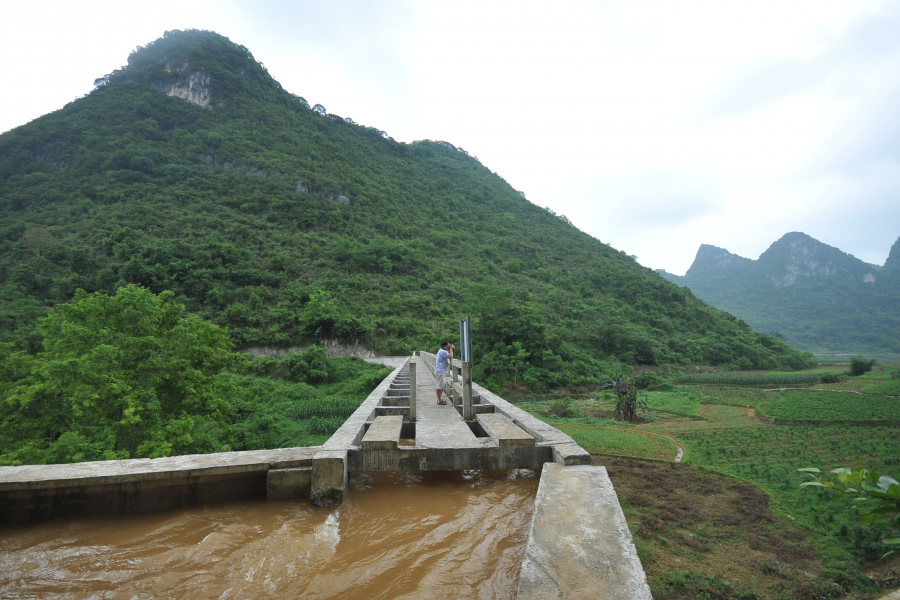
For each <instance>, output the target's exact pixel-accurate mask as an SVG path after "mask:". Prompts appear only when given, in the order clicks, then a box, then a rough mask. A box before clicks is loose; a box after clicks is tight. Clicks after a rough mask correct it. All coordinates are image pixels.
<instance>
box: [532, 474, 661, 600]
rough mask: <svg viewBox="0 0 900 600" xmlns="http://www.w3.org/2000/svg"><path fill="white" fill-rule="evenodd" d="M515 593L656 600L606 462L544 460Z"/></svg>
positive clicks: (540, 598) (535, 598)
mask: <svg viewBox="0 0 900 600" xmlns="http://www.w3.org/2000/svg"><path fill="white" fill-rule="evenodd" d="M516 598H517V599H518V600H551V599H552V600H557V599H562V598H567V599H575V598H585V599H587V598H590V599H593V600H652V596H651V595H650V587H649V586H648V585H647V577H646V575H644V570H643V568H642V567H641V562H640V560H639V559H638V556H637V551H636V550H635V548H634V543H633V541H632V539H631V532H630V531H629V530H628V524H627V523H626V522H625V515H624V514H622V508H621V507H620V506H619V500H618V498H617V496H616V492H615V490H614V489H613V486H612V482H610V480H609V476H608V475H607V473H606V469H605V468H604V467H592V466H585V465H580V466H573V467H563V466H561V465H558V464H556V463H547V464H546V465H544V469H543V471H542V473H541V482H540V485H539V487H538V493H537V498H536V500H535V505H534V515H533V517H532V521H531V532H530V533H529V535H528V544H527V545H526V547H525V557H524V558H523V559H522V570H521V574H520V577H519V592H518V596H516Z"/></svg>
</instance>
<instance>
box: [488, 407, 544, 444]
mask: <svg viewBox="0 0 900 600" xmlns="http://www.w3.org/2000/svg"><path fill="white" fill-rule="evenodd" d="M475 420H476V421H478V424H479V425H481V428H482V429H484V431H485V433H487V434H488V436H490V438H491V439H492V440H493V441H494V443H495V444H497V445H498V446H534V438H533V437H531V435H529V434H528V433H526V432H525V431H523V430H522V429H520V428H519V426H518V425H516V424H515V423H513V422H512V421H510V420H509V418H508V417H506V416H505V415H502V414H500V413H482V414H480V415H475Z"/></svg>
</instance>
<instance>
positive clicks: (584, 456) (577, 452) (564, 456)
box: [553, 443, 591, 467]
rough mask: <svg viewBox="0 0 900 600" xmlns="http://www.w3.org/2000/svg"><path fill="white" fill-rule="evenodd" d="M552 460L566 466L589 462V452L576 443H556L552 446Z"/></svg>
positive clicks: (587, 463)
mask: <svg viewBox="0 0 900 600" xmlns="http://www.w3.org/2000/svg"><path fill="white" fill-rule="evenodd" d="M553 462H555V463H556V464H558V465H563V466H564V467H568V466H571V465H589V464H591V455H590V453H589V452H588V451H587V450H585V449H584V448H582V447H581V446H579V445H578V444H575V443H571V444H557V445H555V446H553Z"/></svg>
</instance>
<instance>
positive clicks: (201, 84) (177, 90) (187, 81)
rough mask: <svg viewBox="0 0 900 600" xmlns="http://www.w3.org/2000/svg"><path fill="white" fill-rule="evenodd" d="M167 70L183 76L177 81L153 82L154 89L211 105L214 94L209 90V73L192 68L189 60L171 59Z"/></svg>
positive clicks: (206, 105) (200, 104)
mask: <svg viewBox="0 0 900 600" xmlns="http://www.w3.org/2000/svg"><path fill="white" fill-rule="evenodd" d="M166 72H168V73H177V74H179V75H181V77H179V78H178V79H176V80H175V81H168V82H162V81H159V82H155V83H153V84H152V85H153V89H155V90H156V91H158V92H162V93H164V94H166V95H169V96H174V97H176V98H182V99H184V100H187V101H188V102H193V103H194V104H197V105H199V106H203V107H209V106H210V102H211V100H212V95H211V94H210V91H209V75H207V74H206V73H204V72H203V71H201V70H191V69H190V65H189V64H188V63H187V61H177V62H176V61H169V62H168V63H167V64H166Z"/></svg>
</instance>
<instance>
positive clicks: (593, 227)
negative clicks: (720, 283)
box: [0, 0, 900, 274]
mask: <svg viewBox="0 0 900 600" xmlns="http://www.w3.org/2000/svg"><path fill="white" fill-rule="evenodd" d="M3 9H4V10H3V18H2V20H0V51H2V56H3V57H4V58H5V60H4V77H3V80H4V85H3V88H4V91H3V94H2V96H0V132H2V131H7V130H9V129H12V128H14V127H18V126H19V125H22V124H24V123H27V122H28V121H30V120H32V119H35V118H37V117H39V116H41V115H43V114H46V113H48V112H51V111H53V110H56V109H58V108H60V107H62V106H63V105H64V104H66V103H67V102H70V101H72V100H73V99H75V98H76V97H78V96H81V95H83V94H85V93H87V92H89V91H90V90H91V89H92V87H93V81H94V79H95V78H97V77H100V76H102V75H104V74H106V73H108V72H110V71H112V70H113V69H115V68H118V67H119V66H121V65H123V64H125V61H126V59H127V56H128V53H129V52H130V51H131V50H133V49H134V48H135V46H138V45H144V44H146V43H147V42H150V41H152V40H154V39H156V38H159V37H160V36H162V34H163V32H164V31H166V30H171V29H188V28H197V29H211V30H214V31H217V32H219V33H221V34H223V35H225V36H227V37H228V38H230V39H231V40H232V41H234V42H237V43H239V44H242V45H244V46H246V47H247V48H249V49H250V51H251V52H252V53H253V54H254V56H255V57H256V59H257V60H259V61H261V62H262V63H264V64H265V65H266V67H267V68H268V70H269V72H270V73H271V74H272V75H273V76H274V77H275V78H276V79H277V80H278V81H279V82H281V84H282V85H283V86H284V87H285V88H286V89H287V90H288V91H290V92H293V93H295V94H298V95H300V96H303V97H304V98H306V99H307V100H308V101H309V102H310V103H311V104H315V103H321V104H323V105H324V106H325V107H326V108H327V109H328V111H329V112H331V113H335V114H338V115H341V116H342V117H351V118H353V119H354V120H355V121H356V122H358V123H361V124H363V125H371V126H374V127H377V128H379V129H382V130H384V131H387V132H388V134H390V135H391V136H392V137H393V138H394V139H396V140H398V141H405V142H411V141H413V140H418V139H434V140H446V141H448V142H450V143H452V144H454V145H456V146H459V147H462V148H465V149H466V150H467V151H468V152H469V153H470V154H472V155H473V156H477V157H478V158H479V159H480V160H481V162H482V163H483V164H484V165H485V166H487V167H488V168H489V169H491V170H492V171H495V172H496V173H498V174H500V175H501V176H502V177H503V178H504V179H506V180H507V181H508V182H509V183H510V184H511V185H512V186H513V187H514V188H516V189H518V190H522V191H524V192H525V194H526V196H527V198H528V199H529V200H530V201H532V202H534V203H535V204H539V205H541V206H549V207H550V208H552V209H553V210H555V211H556V212H558V213H562V214H564V215H566V216H567V217H568V218H569V219H570V220H571V221H572V222H573V223H574V224H575V225H576V226H577V227H578V228H580V229H581V230H583V231H585V232H587V233H589V234H590V235H592V236H594V237H596V238H598V239H600V240H602V241H604V242H608V243H610V244H611V245H612V246H613V247H615V248H617V249H620V250H625V251H626V252H627V253H628V254H635V255H637V257H638V261H639V262H640V263H641V264H643V265H645V266H648V267H651V268H664V269H666V270H668V271H671V272H673V273H677V274H683V273H684V272H685V270H687V268H688V267H689V266H690V264H691V262H692V261H693V258H694V255H695V254H696V252H697V248H698V247H699V245H700V244H701V243H706V244H713V245H716V246H720V247H723V248H727V249H728V250H730V251H731V252H734V253H736V254H740V255H742V256H746V257H748V258H757V257H758V256H759V254H760V253H761V252H763V251H764V250H765V249H766V248H767V247H768V246H769V245H770V244H771V243H772V242H774V241H775V240H777V239H778V238H780V237H781V236H782V235H784V234H785V233H787V232H790V231H803V232H805V233H808V234H809V235H811V236H813V237H815V238H816V239H818V240H820V241H822V242H825V243H827V244H830V245H832V246H837V247H838V248H840V249H842V250H844V251H845V252H849V253H850V254H853V255H855V256H857V257H858V258H860V259H862V260H865V261H867V262H871V263H875V264H879V265H880V264H883V263H884V260H885V258H886V257H887V254H888V251H889V249H890V246H891V244H892V243H893V242H894V241H895V240H896V239H897V237H898V236H900V2H892V3H891V2H866V1H862V0H854V1H853V2H850V1H844V0H841V1H839V2H829V1H826V0H813V1H809V2H804V1H800V0H790V1H789V2H785V1H784V0H778V1H774V2H766V1H760V0H753V1H752V2H751V1H743V2H728V1H723V0H713V1H709V2H686V1H678V2H674V1H669V0H666V1H658V2H640V1H631V0H630V1H628V2H557V3H550V2H525V1H522V0H517V1H512V2H488V1H485V0H480V1H477V2H465V1H459V0H455V1H454V2H437V1H430V2H425V1H422V2H400V1H397V2H376V1H371V0H370V1H358V2H344V1H340V0H331V1H328V2H322V1H320V2H287V1H271V2H267V1H264V0H254V1H253V2H238V1H231V2H229V1H224V0H216V1H214V2H213V1H209V2H202V1H196V2H194V1H191V0H179V1H177V2H172V1H169V0H155V1H154V2H152V3H151V2H145V3H124V2H120V1H119V2H71V1H67V2H52V1H51V2H48V1H42V2H39V3H38V2H15V3H12V2H10V3H4V5H3Z"/></svg>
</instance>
